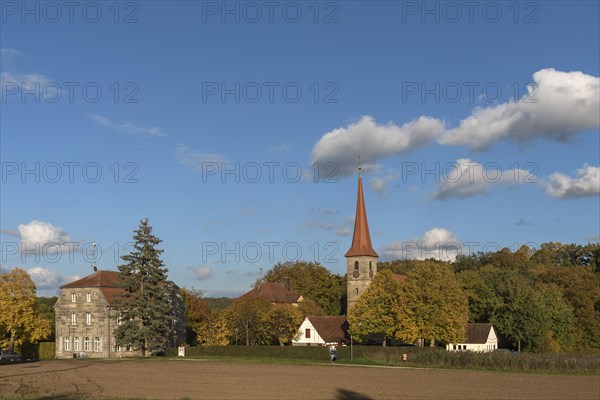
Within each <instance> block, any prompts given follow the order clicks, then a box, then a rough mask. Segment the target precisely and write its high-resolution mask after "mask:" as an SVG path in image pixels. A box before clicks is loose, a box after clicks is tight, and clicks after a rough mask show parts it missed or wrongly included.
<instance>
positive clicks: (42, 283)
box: [27, 267, 81, 294]
mask: <svg viewBox="0 0 600 400" xmlns="http://www.w3.org/2000/svg"><path fill="white" fill-rule="evenodd" d="M27 273H28V274H29V276H30V277H31V280H33V282H34V283H35V286H36V288H37V290H38V292H45V293H50V294H53V293H55V292H56V291H57V290H58V288H59V286H61V285H64V284H66V283H69V282H72V281H74V280H77V279H80V278H81V277H80V276H79V275H75V276H67V275H61V274H57V273H56V272H54V271H52V270H50V269H47V268H43V267H33V268H30V269H28V270H27Z"/></svg>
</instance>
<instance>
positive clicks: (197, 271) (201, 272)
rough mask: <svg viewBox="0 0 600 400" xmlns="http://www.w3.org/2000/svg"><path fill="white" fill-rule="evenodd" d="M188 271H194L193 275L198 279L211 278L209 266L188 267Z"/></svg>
mask: <svg viewBox="0 0 600 400" xmlns="http://www.w3.org/2000/svg"><path fill="white" fill-rule="evenodd" d="M188 269H189V270H190V271H192V272H193V273H194V276H195V277H196V279H198V280H199V281H203V280H205V279H209V278H212V276H213V274H212V269H211V268H210V267H204V266H198V267H188Z"/></svg>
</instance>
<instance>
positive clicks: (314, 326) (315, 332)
mask: <svg viewBox="0 0 600 400" xmlns="http://www.w3.org/2000/svg"><path fill="white" fill-rule="evenodd" d="M347 331H348V321H347V320H346V317H331V316H329V317H309V316H307V317H306V318H304V321H303V322H302V325H300V328H299V330H298V334H297V335H296V338H295V339H294V340H293V341H292V346H326V345H331V344H340V343H344V342H346V340H347Z"/></svg>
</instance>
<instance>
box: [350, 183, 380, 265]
mask: <svg viewBox="0 0 600 400" xmlns="http://www.w3.org/2000/svg"><path fill="white" fill-rule="evenodd" d="M355 256H372V257H379V256H378V255H377V253H376V252H375V250H373V245H372V244H371V235H370V233H369V223H368V222H367V211H366V210H365V199H364V196H363V184H362V177H361V176H360V175H359V177H358V196H357V199H356V219H355V220H354V235H353V236H352V246H351V247H350V250H348V252H347V253H346V257H355Z"/></svg>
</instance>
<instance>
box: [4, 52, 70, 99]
mask: <svg viewBox="0 0 600 400" xmlns="http://www.w3.org/2000/svg"><path fill="white" fill-rule="evenodd" d="M20 57H23V54H21V53H19V52H18V51H17V50H14V49H7V48H2V49H0V68H1V69H2V72H1V73H0V92H1V93H5V94H6V95H7V98H10V97H12V96H14V95H16V94H17V93H20V92H21V90H27V91H28V92H33V93H32V94H28V95H27V96H39V97H40V98H41V97H44V96H45V98H50V99H54V98H56V96H57V95H58V92H57V89H56V87H55V85H50V86H46V85H47V84H48V83H51V82H53V81H52V80H51V79H50V78H48V77H47V76H45V75H43V74H40V73H37V72H22V71H20V70H19V69H18V68H16V67H15V63H16V59H17V58H20ZM45 86H46V87H45ZM9 95H10V97H9ZM21 95H22V96H23V95H24V94H21Z"/></svg>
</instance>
